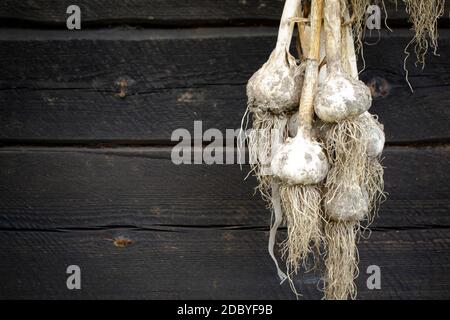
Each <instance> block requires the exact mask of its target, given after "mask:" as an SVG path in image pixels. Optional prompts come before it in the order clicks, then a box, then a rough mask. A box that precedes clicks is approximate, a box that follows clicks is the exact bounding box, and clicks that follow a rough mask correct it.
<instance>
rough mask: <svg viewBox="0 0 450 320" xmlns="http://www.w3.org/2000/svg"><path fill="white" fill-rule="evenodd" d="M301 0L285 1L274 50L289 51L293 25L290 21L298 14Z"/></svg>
mask: <svg viewBox="0 0 450 320" xmlns="http://www.w3.org/2000/svg"><path fill="white" fill-rule="evenodd" d="M300 3H301V0H286V2H285V4H284V8H283V14H282V16H281V21H280V27H279V29H278V39H277V44H276V47H275V49H276V50H289V46H290V44H291V40H292V33H293V32H294V23H293V22H292V21H291V20H292V18H295V17H296V16H297V13H298V8H299V6H300Z"/></svg>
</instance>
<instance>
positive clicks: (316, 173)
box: [271, 134, 328, 185]
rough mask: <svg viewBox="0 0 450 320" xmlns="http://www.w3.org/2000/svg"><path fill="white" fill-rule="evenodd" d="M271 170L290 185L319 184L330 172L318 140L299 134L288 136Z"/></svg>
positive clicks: (273, 160) (275, 157)
mask: <svg viewBox="0 0 450 320" xmlns="http://www.w3.org/2000/svg"><path fill="white" fill-rule="evenodd" d="M271 170H272V174H273V175H274V176H275V177H276V178H278V179H280V180H281V181H283V182H284V183H286V184H288V185H309V184H317V183H319V182H321V181H322V180H323V179H325V177H326V175H327V173H328V161H327V158H326V156H325V153H324V152H323V150H322V147H321V146H320V144H319V143H318V142H315V141H313V140H311V139H309V138H305V136H304V135H303V134H297V136H296V137H295V138H288V139H287V141H286V143H285V144H284V145H283V146H282V147H280V149H279V150H278V152H277V153H276V154H275V155H274V157H273V159H272V162H271Z"/></svg>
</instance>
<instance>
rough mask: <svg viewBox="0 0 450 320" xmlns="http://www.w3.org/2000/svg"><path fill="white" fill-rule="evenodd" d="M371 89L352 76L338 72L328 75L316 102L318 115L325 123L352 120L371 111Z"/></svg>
mask: <svg viewBox="0 0 450 320" xmlns="http://www.w3.org/2000/svg"><path fill="white" fill-rule="evenodd" d="M371 104H372V96H371V93H370V89H369V88H368V87H367V86H366V85H365V84H364V83H363V82H362V81H359V80H357V79H355V78H353V77H351V76H350V75H348V74H346V73H344V72H341V71H337V72H334V73H330V74H328V75H327V77H326V79H325V82H324V83H322V84H321V85H320V86H319V90H318V93H317V96H316V99H315V101H314V111H315V113H316V115H317V116H318V117H319V118H320V119H321V120H323V121H325V122H339V121H342V120H345V119H351V118H354V117H357V116H359V115H360V114H362V113H364V112H366V111H367V110H369V108H370V106H371Z"/></svg>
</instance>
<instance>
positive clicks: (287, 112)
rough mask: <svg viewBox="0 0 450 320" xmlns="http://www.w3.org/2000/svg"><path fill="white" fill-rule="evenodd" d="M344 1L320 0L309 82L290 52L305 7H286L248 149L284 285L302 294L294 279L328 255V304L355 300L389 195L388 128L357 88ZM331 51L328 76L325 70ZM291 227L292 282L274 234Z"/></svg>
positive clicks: (256, 98) (253, 84) (254, 95)
mask: <svg viewBox="0 0 450 320" xmlns="http://www.w3.org/2000/svg"><path fill="white" fill-rule="evenodd" d="M341 1H344V0H325V8H323V0H313V1H311V10H310V14H309V19H308V21H309V24H310V25H309V27H308V28H309V29H308V28H307V29H308V31H305V30H303V31H305V32H302V30H300V35H301V36H300V38H301V39H302V43H301V46H302V51H303V53H304V58H305V62H304V76H303V79H302V71H301V70H303V69H301V68H299V67H298V66H297V64H296V63H295V59H294V58H293V57H292V56H291V55H290V54H289V52H288V47H289V44H290V41H291V37H292V25H291V23H292V21H293V20H295V19H296V18H300V19H297V20H299V21H303V22H304V21H305V18H303V17H296V16H295V15H296V13H298V12H299V10H298V9H299V7H300V1H293V0H287V1H286V4H285V7H284V11H283V17H282V21H281V24H280V32H279V36H278V41H277V46H276V48H275V50H274V51H273V52H272V54H271V57H270V58H269V61H268V62H267V63H266V64H265V65H264V66H263V67H262V68H261V69H260V70H259V71H258V72H256V73H255V74H254V75H253V77H252V78H251V79H250V80H249V83H248V85H247V95H248V98H249V104H248V111H250V112H251V113H252V114H253V129H254V130H253V131H252V133H251V134H250V136H249V140H248V147H249V152H250V156H251V159H252V157H253V159H256V161H255V162H254V164H253V165H252V169H253V171H254V172H255V174H256V176H257V178H258V182H259V190H260V191H261V193H262V194H263V197H264V198H265V199H266V200H268V201H269V203H270V207H271V208H272V209H273V213H274V217H275V219H272V221H271V230H270V237H269V253H270V255H271V257H272V259H273V260H274V262H275V264H276V266H277V270H278V275H279V277H280V279H281V280H282V281H283V280H284V279H285V278H288V279H289V283H290V285H291V287H292V289H293V291H294V292H295V293H297V292H296V289H295V287H294V285H293V276H294V275H295V274H296V273H297V271H298V270H299V268H300V267H301V266H304V267H308V264H307V261H308V258H309V257H310V256H311V255H312V256H313V257H315V258H318V257H320V256H321V250H323V251H324V258H325V275H324V279H325V298H327V299H346V298H347V297H348V296H350V297H352V298H353V297H355V294H356V288H355V285H354V278H355V276H356V274H357V263H358V261H357V248H356V241H357V234H358V231H359V228H360V226H361V224H362V223H363V222H364V221H367V222H368V223H370V222H371V221H372V219H373V216H374V213H375V212H376V209H377V207H378V204H379V202H380V200H381V198H382V197H383V167H382V166H381V164H380V162H379V157H380V154H381V152H382V150H383V146H384V132H383V126H382V125H381V124H380V123H379V122H378V121H377V119H376V118H375V117H374V116H372V115H371V114H370V113H369V112H368V109H369V108H370V106H371V102H372V100H371V94H370V90H369V89H368V88H367V87H366V86H365V84H364V83H362V82H361V81H359V80H358V71H357V66H356V56H355V48H354V43H353V37H352V34H351V28H350V27H349V26H347V27H346V28H343V29H342V28H341V19H342V17H341V15H342V14H344V18H345V19H349V13H348V9H347V7H346V6H345V7H344V8H343V9H341V3H342V2H341ZM322 16H323V17H324V23H325V32H324V36H322V35H321V25H322ZM287 26H288V27H287ZM286 30H287V31H286ZM343 39H344V42H345V45H342V42H343ZM321 40H324V43H325V45H324V46H321ZM321 47H325V49H326V50H325V52H321ZM325 53H326V62H327V64H326V69H325V68H322V69H321V70H319V64H320V59H321V58H323V57H325ZM319 72H320V74H319ZM317 88H318V90H317ZM297 110H298V111H297ZM296 111H297V112H296ZM294 112H296V113H294ZM283 221H284V222H285V224H286V227H287V236H286V239H285V240H284V242H283V243H282V253H283V258H284V260H285V261H286V269H287V275H286V274H285V273H284V272H282V271H281V270H280V268H279V266H278V262H277V259H276V258H275V255H274V245H275V235H276V232H277V228H278V227H279V226H280V225H281V223H282V222H283Z"/></svg>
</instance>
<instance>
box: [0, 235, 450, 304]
mask: <svg viewBox="0 0 450 320" xmlns="http://www.w3.org/2000/svg"><path fill="white" fill-rule="evenodd" d="M119 236H120V237H125V238H127V239H129V240H131V242H132V243H131V245H129V246H127V247H124V248H118V247H116V246H114V243H113V241H112V240H111V239H113V238H115V237H119ZM267 236H268V235H267V232H261V231H257V230H223V229H201V230H192V229H183V228H181V229H180V228H163V229H162V230H147V231H139V230H129V229H109V230H108V229H106V230H96V231H82V230H72V231H66V232H35V231H32V232H24V231H10V232H8V231H0V259H1V261H2V264H1V265H0V282H1V284H2V290H0V298H2V299H55V298H58V299H99V298H101V299H293V298H294V297H293V294H292V293H291V292H290V289H289V286H288V284H287V283H284V284H283V285H281V286H280V285H279V284H278V279H277V276H276V273H275V270H274V266H273V263H272V261H271V260H270V258H269V256H268V254H267V252H266V241H267ZM359 248H360V258H361V262H360V270H361V273H360V276H359V278H358V281H357V283H358V290H359V296H358V297H359V298H360V299H448V298H450V275H449V273H448V269H449V267H450V231H449V230H448V229H430V230H404V231H390V232H379V231H377V232H373V233H372V236H371V238H370V239H369V240H364V241H362V243H360V245H359ZM68 265H78V266H79V267H80V268H81V272H82V273H81V281H82V284H81V285H82V289H81V290H72V291H70V290H68V289H67V288H66V277H67V276H68V275H67V274H66V268H67V266H68ZM369 265H378V266H379V267H380V269H381V290H368V289H367V286H366V281H367V278H368V275H367V274H366V269H367V266H369ZM319 279H320V276H319V274H318V273H316V274H312V273H308V274H304V273H303V272H301V273H300V275H299V276H298V278H297V285H298V286H299V287H300V286H301V288H302V289H301V290H302V293H303V294H304V298H305V299H319V298H321V293H320V292H319V291H318V290H317V288H316V284H317V282H318V281H319Z"/></svg>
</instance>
